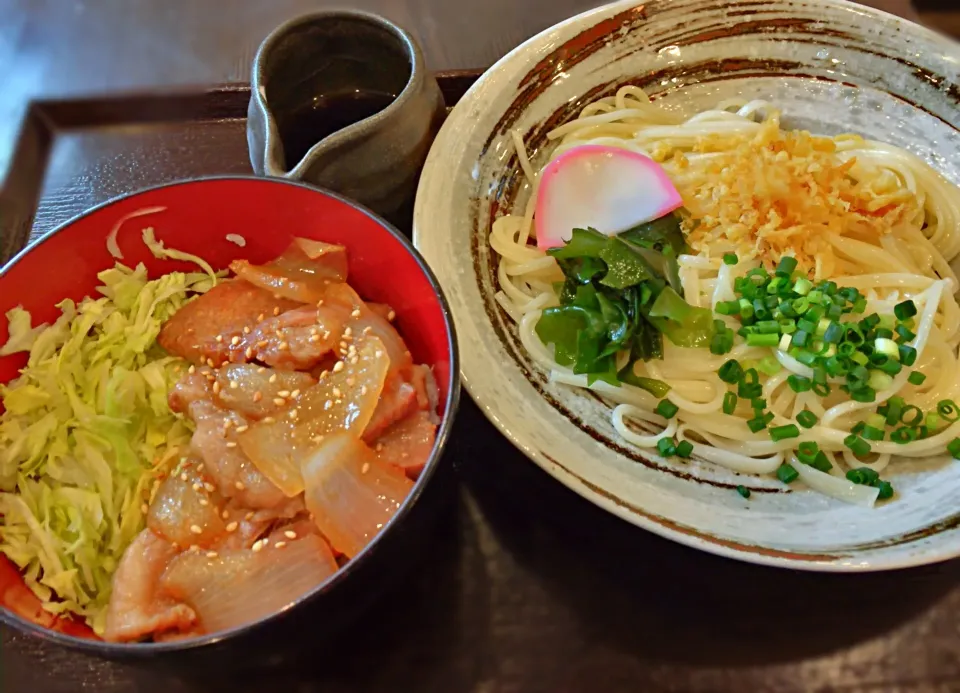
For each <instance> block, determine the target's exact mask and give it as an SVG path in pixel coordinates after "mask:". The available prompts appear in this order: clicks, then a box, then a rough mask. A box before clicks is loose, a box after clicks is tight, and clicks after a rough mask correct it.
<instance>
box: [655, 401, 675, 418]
mask: <svg viewBox="0 0 960 693" xmlns="http://www.w3.org/2000/svg"><path fill="white" fill-rule="evenodd" d="M678 411H680V407H678V406H677V405H676V404H674V403H673V402H671V401H670V400H669V399H662V400H660V403H659V404H657V408H656V409H654V410H653V413H654V414H659V415H660V416H662V417H663V418H665V419H672V418H673V417H674V416H676V415H677V412H678Z"/></svg>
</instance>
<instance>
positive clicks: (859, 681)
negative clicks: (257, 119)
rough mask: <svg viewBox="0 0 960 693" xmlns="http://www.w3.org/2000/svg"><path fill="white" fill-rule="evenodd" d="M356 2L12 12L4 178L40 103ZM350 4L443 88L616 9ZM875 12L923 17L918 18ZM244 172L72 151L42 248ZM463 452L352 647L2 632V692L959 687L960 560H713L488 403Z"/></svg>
mask: <svg viewBox="0 0 960 693" xmlns="http://www.w3.org/2000/svg"><path fill="white" fill-rule="evenodd" d="M343 4H345V3H343V2H339V3H325V2H317V1H314V2H308V1H306V0H304V1H298V0H275V1H273V2H264V1H262V0H225V1H223V2H221V1H219V0H175V1H174V0H123V1H121V0H104V1H101V2H78V1H74V0H0V67H2V68H3V69H2V70H0V168H2V167H5V166H6V163H7V162H8V161H9V160H10V158H11V152H12V151H13V148H14V143H15V141H16V133H17V131H18V128H19V121H20V118H21V116H22V114H23V113H24V110H25V108H26V104H27V102H28V100H29V99H30V98H36V97H40V96H43V97H47V98H49V97H60V96H69V95H80V94H87V93H89V92H91V91H102V90H127V89H138V90H139V89H142V88H152V87H159V86H164V87H166V86H174V85H188V84H207V83H214V82H224V81H232V80H244V79H246V76H247V71H248V64H249V61H250V59H251V56H252V54H253V51H254V50H255V47H256V45H257V43H258V42H259V41H260V39H261V38H262V37H263V36H264V35H265V34H266V33H267V32H268V31H269V30H270V29H271V28H272V27H273V26H274V25H276V24H277V23H279V22H281V21H283V20H284V19H286V18H288V17H290V16H293V15H295V14H297V13H299V12H302V11H306V10H309V9H314V8H318V7H324V6H327V5H330V6H333V5H343ZM352 4H353V5H354V6H357V7H363V8H365V9H369V10H375V11H379V12H381V13H382V14H385V15H387V16H388V17H390V18H392V19H394V20H396V21H398V22H400V23H401V24H403V25H404V26H405V27H407V28H409V29H410V30H411V31H412V32H413V33H414V34H415V35H416V36H417V37H418V38H419V40H420V41H421V43H422V44H423V47H424V51H425V53H426V56H427V59H428V61H429V62H430V64H431V65H432V66H434V67H435V68H438V69H440V68H456V67H475V66H482V65H487V64H490V63H492V62H493V61H494V60H495V59H497V58H498V57H499V56H501V55H502V54H503V53H505V52H506V51H507V50H509V49H510V48H512V47H513V46H514V45H515V44H517V43H519V42H520V41H522V40H523V39H525V38H527V37H528V36H530V35H532V34H534V33H536V32H537V31H539V30H540V29H542V28H544V27H546V26H548V25H550V24H552V23H554V22H556V21H559V20H561V19H563V18H565V17H567V16H569V15H571V14H573V13H575V12H578V11H580V10H583V9H586V8H588V7H590V6H593V5H594V4H596V3H593V2H589V1H588V0H484V1H483V2H480V1H479V0H471V1H469V2H467V1H463V0H461V2H453V1H452V0H450V1H448V0H366V1H365V2H354V3H352ZM871 4H875V5H877V6H882V7H884V9H887V10H889V11H894V12H897V13H899V14H902V15H908V16H912V15H910V13H911V9H910V7H909V5H908V4H907V2H906V0H874V2H873V3H871ZM245 154H246V145H245V140H244V132H243V122H242V120H239V119H221V120H209V121H206V122H204V123H202V124H199V125H197V124H182V125H178V126H164V127H161V128H142V129H138V128H129V127H122V128H120V127H118V128H101V129H96V130H90V131H89V132H87V131H84V130H82V129H81V130H79V131H76V132H72V133H70V134H69V135H68V136H64V137H62V138H59V137H58V138H57V141H56V142H55V145H54V147H53V150H52V151H51V157H50V160H49V163H48V168H47V178H46V180H45V181H44V185H43V191H42V198H41V204H40V208H39V212H38V214H37V217H36V221H35V226H34V230H35V231H40V230H43V229H47V228H51V227H52V226H54V225H56V224H58V223H60V222H62V221H65V220H66V219H67V218H69V217H70V216H72V215H73V214H75V213H77V212H79V211H81V210H82V209H83V208H85V207H88V206H90V205H92V204H95V203H96V202H99V201H102V200H104V199H107V198H109V197H112V196H114V195H116V194H119V193H122V192H126V191H128V190H132V189H135V188H137V187H142V186H144V185H150V184H154V183H157V182H162V181H165V180H170V179H173V178H178V177H184V176H188V175H198V174H205V173H217V172H233V171H235V172H245V171H247V170H248V169H249V164H248V162H247V161H246V159H245ZM14 173H16V172H14ZM14 179H15V176H14V177H11V180H14ZM2 227H3V220H2V219H0V228H2ZM2 241H3V239H2V238H0V246H2ZM465 400H466V398H465ZM449 457H450V461H451V462H452V463H453V464H455V466H456V468H457V471H458V474H459V479H460V481H461V483H460V486H459V488H458V489H457V491H456V498H455V499H454V502H453V503H452V504H451V507H450V509H449V511H448V514H447V516H446V518H445V521H444V522H442V523H441V524H440V526H439V527H438V529H437V531H436V533H435V534H434V535H432V536H430V537H425V538H424V541H427V542H430V544H431V552H430V558H429V559H428V560H426V561H425V562H424V564H423V565H422V566H420V570H417V571H416V572H415V574H412V575H410V576H409V577H408V578H407V579H405V580H402V581H400V582H399V583H398V584H396V585H394V586H393V588H392V592H391V593H390V594H388V595H387V597H386V598H385V599H384V600H382V602H380V603H379V604H378V605H377V607H376V608H375V609H374V611H373V612H372V613H370V614H368V615H367V616H366V617H364V618H363V619H361V620H360V621H359V622H357V623H356V624H355V625H354V626H353V627H352V628H351V629H350V630H348V631H347V632H345V633H344V634H343V636H342V638H341V639H340V641H339V642H337V643H336V644H334V645H331V646H329V647H328V648H324V649H322V650H321V651H317V652H314V653H312V654H311V656H310V657H309V658H307V659H301V660H293V661H287V662H284V663H282V664H281V665H278V666H276V667H273V668H271V669H269V670H259V671H245V670H244V669H243V666H242V663H241V662H238V663H237V665H236V667H232V668H230V669H229V670H222V671H217V672H199V671H156V670H151V671H145V670H142V669H137V668H134V667H131V666H128V665H119V664H115V663H110V662H103V661H99V660H96V659H92V658H89V657H85V656H80V655H77V654H74V653H71V652H68V651H66V650H63V649H60V648H58V647H54V646H50V645H49V644H45V643H43V642H40V641H37V640H33V639H30V638H26V637H24V636H22V635H19V634H17V633H15V632H13V631H11V630H9V629H3V630H2V635H0V638H2V639H0V685H2V689H0V690H2V691H3V692H4V693H7V692H11V693H21V692H24V693H27V692H29V693H61V692H63V693H67V692H71V693H72V692H73V691H97V692H103V693H121V692H127V691H146V692H147V693H176V692H180V691H190V692H194V691H197V692H199V691H231V692H235V693H246V692H248V691H249V692H250V693H253V692H255V691H257V692H258V691H265V692H266V691H283V692H284V693H287V692H291V693H301V692H302V693H310V692H313V691H318V692H319V691H324V692H330V693H338V692H340V691H343V692H347V691H363V692H365V691H390V692H391V693H397V692H399V693H406V692H407V691H411V692H414V691H415V692H420V691H424V692H433V691H436V692H437V693H459V692H461V691H464V692H466V691H470V692H476V693H501V692H503V693H514V692H516V693H528V692H530V693H539V692H543V693H566V692H571V693H577V692H580V691H598V692H606V691H611V692H617V693H618V692H620V691H624V692H627V691H630V692H636V693H648V692H656V691H691V692H704V693H707V692H713V691H722V692H726V691H730V692H736V693H739V692H741V691H742V692H744V693H747V692H751V693H752V692H754V691H758V692H759V691H777V692H780V691H785V692H787V693H793V692H796V693H803V692H807V691H851V692H852V691H864V692H866V691H909V692H924V693H926V692H934V691H936V692H939V691H943V692H947V691H960V562H952V563H948V564H943V565H939V566H931V567H927V568H922V569H915V570H909V571H901V572H895V573H887V574H879V575H861V576H844V575H812V574H801V573H794V572H789V571H782V570H774V569H769V568H760V567H755V566H749V565H745V564H740V563H736V562H733V561H729V560H725V559H721V558H716V557H712V556H708V555H705V554H702V553H698V552H695V551H692V550H690V549H686V548H683V547H680V546H677V545H674V544H671V543H669V542H666V541H664V540H661V539H658V538H656V537H654V536H652V535H649V534H647V533H645V532H642V531H639V530H637V529H635V528H633V527H631V526H629V525H627V524H626V523H623V522H621V521H619V520H617V519H615V518H613V517H610V516H608V515H607V514H605V513H603V512H602V511H600V510H598V509H597V508H595V507H594V506H592V505H591V504H589V503H587V502H586V501H584V500H582V499H580V498H579V497H577V496H576V495H574V494H573V493H572V492H569V491H567V490H566V489H564V488H562V487H560V486H559V485H558V484H556V483H555V482H553V481H552V480H551V479H549V478H548V477H547V476H546V475H545V474H544V473H543V472H541V471H540V470H539V469H538V468H536V467H535V466H534V465H532V464H530V463H528V462H527V461H526V460H525V459H524V458H523V457H522V456H521V455H520V454H519V453H518V452H517V451H516V450H514V449H513V448H512V447H511V446H510V444H509V443H508V442H507V441H506V440H505V439H503V438H502V437H500V436H499V434H497V432H496V431H495V430H494V429H493V428H492V426H490V425H489V424H488V423H487V422H486V421H485V419H484V418H483V416H482V415H481V414H480V412H479V411H478V410H477V408H476V407H475V406H474V405H473V404H472V403H471V402H469V400H466V401H465V402H464V405H463V407H462V410H461V415H460V416H459V418H458V422H457V426H456V430H455V433H454V436H453V441H452V444H451V449H450V451H449ZM302 637H303V639H304V640H305V641H309V640H310V637H311V634H310V633H309V632H305V633H303V634H302Z"/></svg>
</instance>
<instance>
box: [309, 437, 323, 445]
mask: <svg viewBox="0 0 960 693" xmlns="http://www.w3.org/2000/svg"><path fill="white" fill-rule="evenodd" d="M310 440H312V441H313V442H314V443H320V442H322V441H323V436H320V435H317V436H314V437H313V438H311V439H310Z"/></svg>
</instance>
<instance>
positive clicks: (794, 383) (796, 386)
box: [787, 375, 813, 392]
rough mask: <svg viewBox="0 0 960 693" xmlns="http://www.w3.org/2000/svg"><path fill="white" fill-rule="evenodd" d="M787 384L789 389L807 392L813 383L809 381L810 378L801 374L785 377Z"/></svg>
mask: <svg viewBox="0 0 960 693" xmlns="http://www.w3.org/2000/svg"><path fill="white" fill-rule="evenodd" d="M787 385H789V386H790V389H791V390H793V391H794V392H807V391H808V390H809V389H810V388H811V387H813V383H812V382H811V381H810V378H808V377H806V376H803V375H791V376H788V377H787Z"/></svg>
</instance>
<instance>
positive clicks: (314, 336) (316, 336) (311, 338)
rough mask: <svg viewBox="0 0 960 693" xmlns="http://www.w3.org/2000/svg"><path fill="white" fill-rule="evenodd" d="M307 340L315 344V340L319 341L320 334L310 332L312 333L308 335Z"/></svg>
mask: <svg viewBox="0 0 960 693" xmlns="http://www.w3.org/2000/svg"><path fill="white" fill-rule="evenodd" d="M307 341H308V342H312V343H313V344H316V343H317V342H319V341H320V335H318V334H312V335H310V337H309V338H308V339H307Z"/></svg>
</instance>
